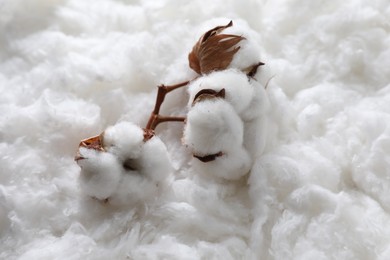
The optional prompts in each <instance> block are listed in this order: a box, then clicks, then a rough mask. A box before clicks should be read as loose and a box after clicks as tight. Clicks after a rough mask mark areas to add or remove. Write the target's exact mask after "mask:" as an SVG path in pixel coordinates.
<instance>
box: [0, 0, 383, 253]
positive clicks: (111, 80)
mask: <svg viewBox="0 0 390 260" xmlns="http://www.w3.org/2000/svg"><path fill="white" fill-rule="evenodd" d="M389 17H390V5H389V4H388V1H387V0H372V1H363V0H356V1H353V0H349V1H338V0H330V1H309V0H290V1H281V0H275V1H234V0H230V1H226V0H223V1H222V0H217V1H207V2H206V1H200V0H196V1H180V0H158V1H152V0H151V1H146V0H145V1H142V0H140V1H114V0H111V1H109V0H93V1H92V0H84V1H77V0H69V1H65V0H41V1H34V0H0V61H1V63H0V93H1V94H0V258H1V259H251V258H252V259H390V215H389V212H390V127H389V122H390V105H389V104H390V22H389ZM215 18H219V19H217V20H215ZM229 19H233V20H234V21H241V22H247V23H248V25H249V26H250V27H251V28H252V29H253V30H255V31H257V32H258V41H259V45H260V46H261V48H262V54H261V55H262V57H263V61H264V62H265V63H266V66H265V67H264V68H262V69H261V70H260V73H261V74H262V76H261V78H262V80H264V81H266V80H267V79H268V78H270V77H272V76H274V77H273V79H272V80H271V82H270V84H269V86H268V88H267V93H268V95H269V98H270V101H271V112H270V115H269V122H268V126H269V127H268V130H269V131H268V134H267V137H266V140H267V144H266V149H265V152H264V153H263V155H262V156H260V157H259V158H257V160H256V163H255V166H254V167H253V170H252V172H251V174H250V177H249V178H248V180H242V181H241V182H239V183H237V182H226V183H221V182H220V183H218V182H215V180H210V181H207V180H205V179H202V178H199V177H198V176H197V175H196V174H194V173H193V172H192V171H191V168H190V167H189V165H188V160H189V158H190V155H189V154H188V151H187V150H186V149H185V148H183V147H182V146H181V145H180V138H181V133H182V125H181V124H180V123H171V124H170V127H169V128H167V126H161V127H159V128H158V129H159V131H158V133H159V136H160V137H161V138H162V139H163V141H164V142H165V143H166V144H167V147H168V150H169V151H170V154H171V158H172V161H173V164H174V167H175V169H176V170H175V172H174V173H173V176H174V180H173V183H172V187H171V191H170V192H171V193H172V194H170V195H169V196H168V195H167V196H166V198H165V199H164V200H163V201H161V202H160V204H159V205H157V204H156V205H146V206H145V207H143V208H142V207H141V208H112V207H105V206H102V205H101V204H99V203H97V202H96V201H93V200H89V199H87V198H84V197H83V196H82V194H81V193H80V188H79V185H78V175H79V171H80V169H79V167H78V166H77V164H76V163H75V162H74V161H73V157H74V155H75V152H76V150H77V145H78V143H79V141H80V140H81V139H83V138H86V137H89V136H92V135H95V134H98V133H99V132H101V131H102V130H104V129H105V128H107V127H108V126H109V125H112V124H115V123H116V122H118V121H121V120H126V121H132V122H135V123H137V124H140V125H144V124H145V122H146V120H147V117H148V114H149V112H150V111H151V109H152V105H153V103H154V99H155V86H156V85H158V84H159V83H177V82H179V81H181V80H187V79H190V78H191V77H192V76H193V74H192V73H191V71H190V70H189V69H188V68H187V60H186V56H187V54H188V52H189V51H190V49H191V47H192V45H193V44H194V43H195V41H196V40H197V39H198V37H199V36H200V35H201V33H202V32H204V31H205V30H207V29H210V28H212V27H213V26H215V25H219V24H225V23H227V22H228V21H229ZM172 96H176V97H177V98H171V99H169V100H168V101H167V102H166V103H165V104H164V107H165V112H166V113H171V114H172V113H174V114H182V113H183V112H184V110H183V108H184V107H185V104H186V103H187V100H185V97H186V96H185V95H184V91H178V93H177V94H175V95H172ZM258 134H259V135H262V134H263V135H264V134H265V133H258ZM247 181H248V185H247V184H246V183H247Z"/></svg>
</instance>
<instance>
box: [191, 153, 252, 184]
mask: <svg viewBox="0 0 390 260" xmlns="http://www.w3.org/2000/svg"><path fill="white" fill-rule="evenodd" d="M223 153H224V154H223V155H222V156H220V157H217V158H216V159H215V160H214V161H211V162H202V161H200V160H198V159H197V158H194V159H192V162H191V165H192V166H193V168H194V171H195V172H196V174H199V175H202V176H204V177H205V178H206V179H214V178H222V179H226V180H237V179H239V178H241V177H242V176H244V175H246V174H247V173H248V172H249V171H250V169H251V166H252V160H251V156H250V155H249V153H248V151H247V150H246V149H245V148H244V147H243V146H241V147H238V148H235V149H232V150H227V151H224V152H223Z"/></svg>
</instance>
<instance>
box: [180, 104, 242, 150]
mask: <svg viewBox="0 0 390 260" xmlns="http://www.w3.org/2000/svg"><path fill="white" fill-rule="evenodd" d="M243 131H244V129H243V123H242V121H241V119H240V117H239V116H238V115H237V113H236V112H235V110H234V109H233V107H232V106H231V105H230V104H229V103H228V102H226V101H225V100H224V99H222V98H211V99H206V100H201V101H199V102H196V103H195V104H194V106H193V107H191V108H190V110H189V112H188V114H187V120H186V125H185V130H184V137H183V141H184V144H185V145H186V146H188V147H189V148H190V149H191V151H192V152H193V153H194V154H195V155H198V156H205V155H209V154H216V153H219V152H221V151H222V152H225V151H230V150H235V149H239V148H241V146H242V143H243Z"/></svg>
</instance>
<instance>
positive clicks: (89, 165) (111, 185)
mask: <svg viewBox="0 0 390 260" xmlns="http://www.w3.org/2000/svg"><path fill="white" fill-rule="evenodd" d="M79 151H80V155H81V156H82V157H83V158H85V159H82V160H79V161H78V164H79V165H80V168H81V172H80V186H81V189H82V190H83V191H84V192H85V194H87V195H89V196H91V197H95V198H97V199H100V200H104V199H107V198H109V197H110V196H112V194H113V193H114V192H115V191H116V190H117V188H118V185H119V181H120V180H121V175H122V164H121V163H120V161H119V160H118V158H116V157H115V156H114V155H113V154H111V153H106V152H101V151H96V150H94V149H86V148H83V147H81V148H80V150H79Z"/></svg>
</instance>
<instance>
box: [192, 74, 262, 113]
mask: <svg viewBox="0 0 390 260" xmlns="http://www.w3.org/2000/svg"><path fill="white" fill-rule="evenodd" d="M255 87H256V88H262V86H261V84H260V83H258V82H255V83H252V81H250V80H249V79H248V77H247V75H245V74H244V73H242V72H240V71H238V70H236V69H228V70H224V71H216V72H213V73H210V74H209V75H206V76H203V77H201V78H198V79H197V80H195V81H194V82H192V83H191V84H190V85H189V87H188V91H189V94H190V99H189V104H190V105H191V104H192V102H193V100H194V98H195V96H196V94H197V93H198V92H199V91H201V90H202V89H212V90H216V91H220V90H221V89H225V99H226V100H227V101H228V102H229V103H230V104H231V105H232V106H233V107H234V109H235V110H236V112H237V113H238V114H239V115H240V116H241V118H242V119H243V120H251V119H253V118H254V117H256V116H257V115H258V113H260V111H261V109H260V107H259V106H260V105H261V100H263V99H265V92H261V90H257V89H256V90H255Z"/></svg>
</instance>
